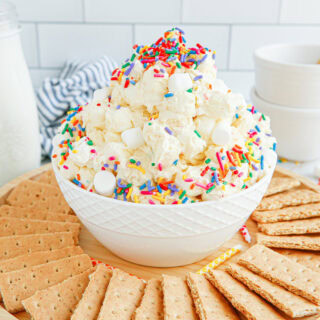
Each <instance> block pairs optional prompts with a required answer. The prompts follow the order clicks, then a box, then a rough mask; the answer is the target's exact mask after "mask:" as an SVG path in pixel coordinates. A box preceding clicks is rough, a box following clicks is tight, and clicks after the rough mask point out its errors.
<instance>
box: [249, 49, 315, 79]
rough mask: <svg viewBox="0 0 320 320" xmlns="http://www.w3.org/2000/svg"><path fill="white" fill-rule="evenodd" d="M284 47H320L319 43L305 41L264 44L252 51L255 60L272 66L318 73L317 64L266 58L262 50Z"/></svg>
mask: <svg viewBox="0 0 320 320" xmlns="http://www.w3.org/2000/svg"><path fill="white" fill-rule="evenodd" d="M285 47H317V48H320V44H316V43H309V44H308V43H306V44H299V43H281V44H271V45H266V46H262V47H259V48H257V49H256V50H255V51H254V53H253V56H254V59H255V61H256V62H264V63H268V64H269V65H273V66H278V67H285V68H289V69H292V68H295V69H297V68H298V69H301V70H305V71H309V72H314V73H316V74H317V73H320V67H319V65H314V64H307V63H293V62H280V61H277V60H273V59H271V58H267V57H266V56H265V55H264V51H265V50H266V49H270V48H271V49H273V48H275V49H278V48H285Z"/></svg>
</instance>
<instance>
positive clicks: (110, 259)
mask: <svg viewBox="0 0 320 320" xmlns="http://www.w3.org/2000/svg"><path fill="white" fill-rule="evenodd" d="M50 169H51V164H47V165H45V166H42V167H40V168H38V169H35V170H32V171H30V172H28V173H26V174H24V175H22V176H20V177H18V178H16V179H14V180H13V181H11V182H9V183H7V184H6V185H4V186H3V187H1V188H0V205H1V204H4V203H5V201H6V198H7V196H8V194H9V193H10V191H11V189H12V188H14V187H15V186H16V185H17V184H18V183H19V182H21V181H22V180H26V179H33V180H37V177H38V176H39V175H40V174H41V173H43V172H45V171H47V170H50ZM284 175H285V176H289V177H293V178H296V179H298V180H300V181H301V184H302V187H304V188H306V187H307V188H309V189H312V190H315V191H317V192H320V187H319V186H318V185H316V184H315V183H313V182H312V181H310V180H309V179H307V178H305V177H302V176H299V175H297V174H295V173H293V172H291V171H289V170H287V169H283V168H281V167H279V166H278V167H277V168H276V171H275V174H274V176H284ZM246 225H247V227H248V229H249V232H250V235H251V237H252V243H255V234H256V232H257V227H256V224H255V222H253V221H252V220H251V219H249V220H248V221H247V223H246ZM237 244H242V246H243V250H246V249H247V248H249V244H247V243H246V242H245V241H244V240H243V238H242V236H241V234H240V233H239V232H238V233H236V234H235V235H234V236H233V237H232V239H230V240H229V241H227V242H226V243H224V244H223V245H222V246H221V247H220V248H219V249H217V250H215V252H214V253H213V254H212V255H210V256H209V257H207V258H205V259H203V260H201V261H199V262H196V263H194V264H190V265H187V266H183V267H176V268H153V267H145V266H141V265H137V264H134V263H131V262H127V261H125V260H122V259H121V258H119V257H117V256H115V255H114V254H113V253H112V252H110V251H109V250H108V249H106V248H105V247H103V246H102V245H101V244H100V243H99V242H98V241H97V240H96V239H95V238H94V237H93V236H92V235H91V234H90V233H89V231H88V230H87V229H86V228H85V227H84V226H83V227H82V231H81V234H80V246H81V247H82V248H83V250H84V251H85V252H86V253H87V254H88V255H89V256H90V257H92V258H94V259H96V260H100V261H102V262H105V263H107V264H109V265H112V266H114V267H118V268H121V269H122V270H124V271H126V272H129V273H132V274H135V275H137V276H138V277H140V278H143V279H146V280H148V279H150V278H160V276H161V274H163V273H166V274H170V275H177V276H184V275H185V274H186V273H187V272H196V271H198V270H199V269H201V268H202V267H203V266H204V265H206V264H208V263H209V262H211V261H212V260H213V259H214V258H215V257H217V256H219V255H220V254H222V253H223V252H225V251H226V250H227V249H229V248H231V247H233V246H235V245H237ZM236 258H237V257H234V258H233V259H236ZM230 261H232V259H231V260H230ZM0 319H1V320H14V319H20V320H30V317H29V316H28V315H27V313H26V312H20V313H18V314H15V315H14V316H13V315H11V314H9V313H8V312H7V311H5V310H4V309H3V308H1V306H0Z"/></svg>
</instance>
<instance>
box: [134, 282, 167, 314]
mask: <svg viewBox="0 0 320 320" xmlns="http://www.w3.org/2000/svg"><path fill="white" fill-rule="evenodd" d="M132 319H133V320H148V319H150V320H151V319H152V320H163V293H162V287H161V280H158V279H151V280H149V281H148V283H147V286H146V289H145V291H144V295H143V297H142V301H141V304H140V306H139V307H138V308H137V309H136V311H135V313H134V316H133V318H132Z"/></svg>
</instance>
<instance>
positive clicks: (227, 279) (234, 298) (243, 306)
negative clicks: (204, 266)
mask: <svg viewBox="0 0 320 320" xmlns="http://www.w3.org/2000/svg"><path fill="white" fill-rule="evenodd" d="M206 276H207V278H208V279H209V280H210V282H211V283H212V284H213V285H214V286H215V287H216V288H217V289H218V290H219V291H220V292H221V293H222V294H223V295H224V296H225V297H226V298H227V299H228V300H229V301H230V302H231V304H232V305H233V306H234V307H235V308H236V309H237V310H238V311H240V312H241V313H242V314H243V315H244V316H245V317H246V318H247V319H250V320H284V319H285V318H284V317H282V316H281V315H280V314H279V313H278V312H277V311H276V310H274V309H273V308H272V306H271V305H269V304H268V303H267V302H265V301H264V300H263V299H262V298H260V297H259V296H258V295H256V294H255V293H253V292H252V291H251V290H249V289H248V288H247V287H246V286H245V285H243V284H242V283H241V282H239V281H237V280H236V279H234V278H232V277H231V276H230V275H229V274H228V273H227V272H225V271H222V270H212V269H211V270H209V273H208V274H206Z"/></svg>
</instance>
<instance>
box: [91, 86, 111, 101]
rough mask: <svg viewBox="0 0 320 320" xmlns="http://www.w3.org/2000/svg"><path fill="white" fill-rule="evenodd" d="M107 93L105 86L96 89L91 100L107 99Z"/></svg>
mask: <svg viewBox="0 0 320 320" xmlns="http://www.w3.org/2000/svg"><path fill="white" fill-rule="evenodd" d="M107 97H108V93H107V90H106V89H105V88H102V89H97V90H95V91H94V93H93V100H104V99H107Z"/></svg>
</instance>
